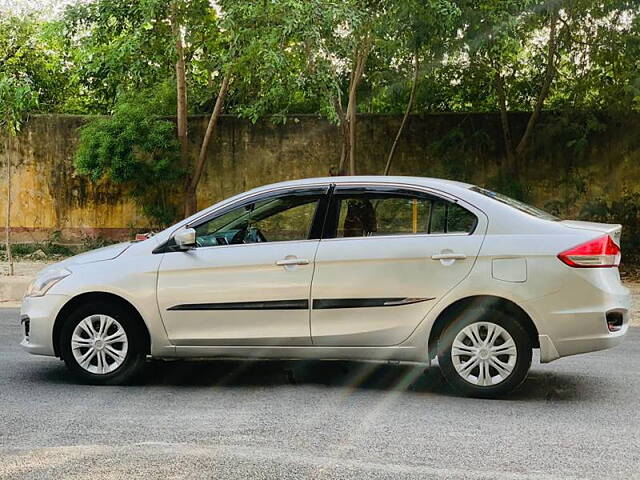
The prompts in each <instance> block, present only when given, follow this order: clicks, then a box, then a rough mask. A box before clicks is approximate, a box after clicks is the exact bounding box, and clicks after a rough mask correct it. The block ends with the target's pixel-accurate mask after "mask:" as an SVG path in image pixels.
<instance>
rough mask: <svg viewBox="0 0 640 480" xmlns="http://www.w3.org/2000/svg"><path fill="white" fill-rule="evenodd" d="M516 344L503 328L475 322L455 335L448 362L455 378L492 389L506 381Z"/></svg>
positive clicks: (492, 324)
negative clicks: (449, 361) (457, 376)
mask: <svg viewBox="0 0 640 480" xmlns="http://www.w3.org/2000/svg"><path fill="white" fill-rule="evenodd" d="M517 357H518V350H517V348H516V343H515V341H514V340H513V338H512V337H511V335H510V334H509V332H507V330H505V329H504V328H502V327H501V326H500V325H496V324H495V323H491V322H475V323H472V324H471V325H468V326H466V327H465V328H463V329H462V330H460V332H459V333H458V334H457V335H456V337H455V338H454V340H453V345H452V348H451V360H452V362H453V366H454V368H455V370H456V372H457V373H458V375H459V376H460V377H461V378H463V379H464V380H465V381H467V382H469V383H471V384H473V385H477V386H483V387H486V386H492V385H498V384H499V383H502V382H503V381H504V380H506V379H507V377H509V375H510V374H511V372H513V369H514V368H515V365H516V360H517Z"/></svg>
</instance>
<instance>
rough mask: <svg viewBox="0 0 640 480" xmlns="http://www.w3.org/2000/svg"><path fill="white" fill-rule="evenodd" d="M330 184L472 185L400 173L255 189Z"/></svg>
mask: <svg viewBox="0 0 640 480" xmlns="http://www.w3.org/2000/svg"><path fill="white" fill-rule="evenodd" d="M318 183H320V184H330V183H335V184H336V185H339V184H342V183H402V184H409V185H421V186H425V187H431V188H435V189H439V188H444V189H445V190H446V189H447V187H448V188H451V187H453V188H456V187H457V188H461V189H465V190H466V189H468V188H469V187H471V186H472V185H471V184H469V183H464V182H457V181H455V180H444V179H441V178H432V177H410V176H400V175H393V176H391V175H351V176H341V177H316V178H303V179H299V180H289V181H285V182H278V183H273V184H271V185H264V186H262V187H258V188H256V189H255V190H263V189H265V190H268V189H272V188H274V187H276V188H277V187H295V186H300V185H313V184H318Z"/></svg>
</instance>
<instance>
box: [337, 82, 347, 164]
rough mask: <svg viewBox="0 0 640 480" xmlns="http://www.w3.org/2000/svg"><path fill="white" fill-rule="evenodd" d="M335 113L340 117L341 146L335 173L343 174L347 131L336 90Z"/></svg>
mask: <svg viewBox="0 0 640 480" xmlns="http://www.w3.org/2000/svg"><path fill="white" fill-rule="evenodd" d="M335 104H336V105H335V107H336V113H337V114H338V117H339V118H340V134H341V136H342V148H341V149H340V162H339V163H338V171H337V172H336V174H337V175H344V174H345V173H346V172H345V171H344V166H345V164H346V161H347V152H348V151H349V131H348V127H347V116H346V115H345V113H344V110H343V108H342V98H341V96H340V93H339V92H338V98H337V99H336V100H335Z"/></svg>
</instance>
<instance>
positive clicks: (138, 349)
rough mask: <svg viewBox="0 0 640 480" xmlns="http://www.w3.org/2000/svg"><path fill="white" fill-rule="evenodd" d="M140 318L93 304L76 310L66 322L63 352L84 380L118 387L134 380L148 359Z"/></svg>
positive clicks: (106, 305) (71, 366) (66, 359)
mask: <svg viewBox="0 0 640 480" xmlns="http://www.w3.org/2000/svg"><path fill="white" fill-rule="evenodd" d="M143 338H144V337H143V335H142V332H141V331H140V327H139V323H138V322H137V319H135V318H132V317H131V313H130V312H128V311H127V310H126V309H123V308H121V307H120V306H119V305H112V304H108V303H93V304H87V305H82V306H80V307H79V308H78V309H76V310H75V311H74V312H73V313H71V315H69V317H68V318H67V320H66V322H65V323H64V325H63V327H62V331H61V335H60V342H61V343H60V352H62V358H63V360H64V361H65V363H66V364H67V367H68V368H69V369H70V370H71V371H72V372H73V373H74V374H75V375H76V376H77V377H78V378H79V379H80V380H82V381H84V382H87V383H93V384H103V385H116V384H122V383H127V382H129V381H131V380H133V379H134V378H135V377H136V376H137V375H138V374H139V373H140V372H141V370H142V368H143V366H144V361H145V358H146V351H145V345H144V342H143Z"/></svg>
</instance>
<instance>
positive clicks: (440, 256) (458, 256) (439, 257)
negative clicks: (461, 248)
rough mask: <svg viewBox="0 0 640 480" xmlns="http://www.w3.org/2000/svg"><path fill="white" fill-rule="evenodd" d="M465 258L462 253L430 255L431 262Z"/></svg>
mask: <svg viewBox="0 0 640 480" xmlns="http://www.w3.org/2000/svg"><path fill="white" fill-rule="evenodd" d="M465 258H467V256H466V255H465V254H464V253H438V254H436V255H431V260H464V259H465Z"/></svg>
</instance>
